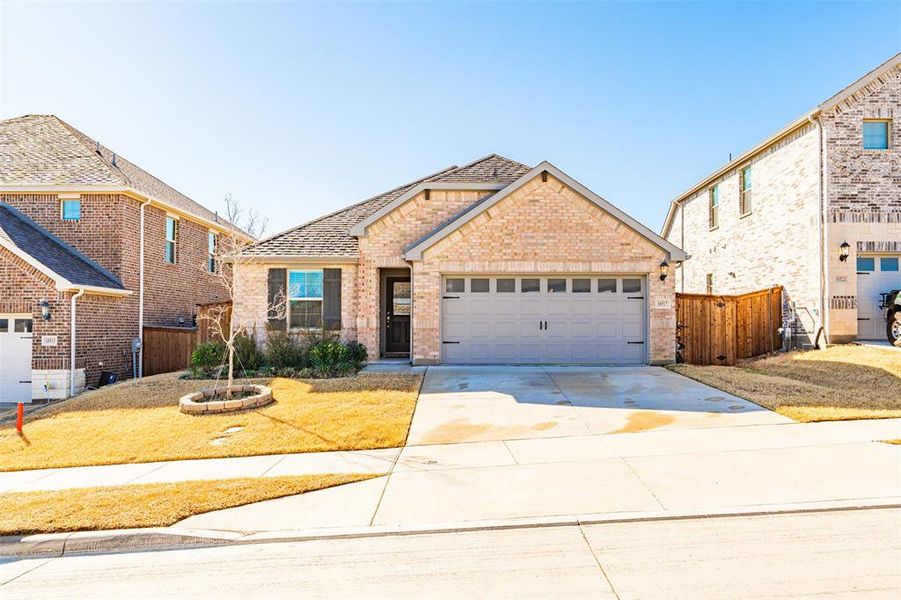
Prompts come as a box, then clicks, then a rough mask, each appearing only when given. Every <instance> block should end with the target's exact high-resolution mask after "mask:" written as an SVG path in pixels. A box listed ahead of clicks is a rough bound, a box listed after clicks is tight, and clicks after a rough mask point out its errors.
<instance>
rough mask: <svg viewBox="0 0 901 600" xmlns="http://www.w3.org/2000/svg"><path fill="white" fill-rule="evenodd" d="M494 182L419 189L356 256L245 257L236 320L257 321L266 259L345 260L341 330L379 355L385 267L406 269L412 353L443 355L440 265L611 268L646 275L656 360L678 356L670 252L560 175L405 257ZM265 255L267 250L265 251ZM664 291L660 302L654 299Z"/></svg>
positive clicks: (421, 359) (456, 268)
mask: <svg viewBox="0 0 901 600" xmlns="http://www.w3.org/2000/svg"><path fill="white" fill-rule="evenodd" d="M491 193H494V192H492V191H489V190H481V191H479V190H466V191H455V190H430V192H429V194H428V196H429V197H428V199H427V198H426V194H425V192H422V193H420V194H418V195H417V196H414V197H413V198H412V199H410V200H409V201H408V202H406V203H405V204H403V205H402V206H400V207H398V208H397V209H395V210H394V211H393V212H391V213H389V214H387V215H386V216H384V217H383V218H382V219H380V220H378V221H376V222H375V223H373V224H371V225H370V226H369V227H368V228H367V232H366V235H365V236H363V237H361V238H359V245H360V251H359V258H358V260H357V263H356V264H354V265H347V264H338V265H329V264H325V263H313V262H309V261H307V262H304V263H303V264H302V266H298V265H299V263H296V262H295V263H283V262H272V263H264V262H259V263H258V262H254V263H245V264H242V265H240V266H239V268H238V272H237V277H236V281H237V289H238V294H237V296H238V297H237V298H236V300H235V305H234V318H235V320H236V322H238V323H241V324H243V325H245V326H250V327H254V328H256V330H257V331H260V330H261V329H262V328H263V327H264V325H265V319H266V311H267V301H268V294H267V271H268V269H269V268H289V269H290V268H291V266H292V264H293V265H294V268H327V267H340V268H341V269H342V326H343V327H342V335H343V336H344V337H345V338H349V339H352V338H353V337H356V338H357V339H359V341H360V342H362V343H363V344H364V345H365V346H366V347H367V349H368V350H369V354H370V357H371V358H376V357H377V356H378V354H379V348H380V347H381V341H382V340H381V335H382V326H381V325H382V319H381V308H380V306H381V301H380V300H381V298H380V295H381V293H382V289H381V283H380V279H381V273H382V272H383V271H384V270H386V269H405V270H409V269H411V266H412V280H413V324H412V332H411V333H412V337H413V354H412V360H413V362H415V363H436V362H439V361H440V360H441V355H440V341H441V331H440V322H441V317H440V314H439V312H440V304H441V289H440V288H441V274H442V273H449V272H454V273H460V272H466V273H517V274H528V273H561V274H562V273H610V274H630V275H635V274H639V275H645V276H647V281H648V282H649V284H650V290H649V294H648V307H649V315H648V323H649V334H648V337H649V341H650V345H649V360H650V361H651V362H653V363H667V362H672V361H673V360H674V359H675V325H676V322H675V310H674V303H673V294H674V285H673V278H672V277H670V278H669V279H667V280H666V281H665V282H661V281H660V279H659V278H658V277H657V276H656V274H657V272H658V266H659V264H660V262H661V261H662V260H664V258H665V257H666V252H665V251H664V250H662V249H660V248H658V247H657V246H655V245H653V244H651V243H650V242H648V241H647V240H646V239H645V238H644V237H642V236H640V235H639V234H637V233H635V232H634V231H632V230H631V229H629V228H628V227H626V226H624V225H623V224H622V223H621V222H619V221H618V220H616V219H615V218H614V217H612V216H611V215H609V214H607V213H605V212H604V211H602V210H600V209H599V208H598V207H597V206H596V205H595V204H593V203H592V202H590V201H589V200H587V199H586V198H584V197H582V196H581V195H579V194H578V193H576V192H575V191H573V190H572V189H570V188H568V187H567V186H566V185H565V184H564V183H563V182H561V181H559V180H557V179H555V178H554V177H548V180H547V181H546V182H542V181H541V178H540V177H536V178H535V179H534V180H532V181H531V182H529V183H526V184H525V185H524V186H523V187H521V188H520V189H518V190H516V191H515V192H513V193H512V194H510V195H509V196H507V197H506V198H504V199H503V200H502V201H500V202H499V203H498V204H497V205H495V206H494V207H492V208H491V209H490V210H488V211H486V212H485V213H483V214H481V215H479V216H478V217H476V218H475V219H473V220H472V221H471V222H469V223H467V224H466V225H464V226H462V227H461V228H460V229H459V230H457V231H456V232H455V233H453V234H452V235H450V236H448V237H447V238H446V239H444V240H442V241H440V242H438V243H437V244H436V245H435V246H433V247H432V248H430V249H428V250H427V251H426V252H425V253H424V255H423V259H422V260H421V261H414V262H412V263H410V262H407V261H406V260H404V258H403V252H404V248H405V247H407V246H408V245H409V244H410V243H411V242H413V241H415V240H418V239H420V238H421V237H423V236H424V235H426V234H427V233H429V232H430V231H432V230H433V229H434V228H435V227H436V226H438V225H439V224H441V223H443V222H446V221H447V220H448V219H450V218H451V217H453V216H454V215H456V214H457V213H459V212H460V211H461V210H463V209H464V208H466V207H468V206H471V205H472V204H473V203H474V202H476V201H478V200H479V199H481V198H483V197H485V196H486V195H488V194H491ZM261 260H262V259H261ZM658 299H663V300H666V299H668V300H669V302H668V303H667V302H662V303H661V306H666V305H667V304H668V306H669V308H659V309H658V308H655V306H656V301H657V300H658Z"/></svg>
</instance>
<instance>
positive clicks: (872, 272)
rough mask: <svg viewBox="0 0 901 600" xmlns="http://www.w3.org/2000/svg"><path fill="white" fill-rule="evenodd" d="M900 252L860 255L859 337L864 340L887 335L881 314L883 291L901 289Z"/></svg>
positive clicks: (858, 259) (858, 290)
mask: <svg viewBox="0 0 901 600" xmlns="http://www.w3.org/2000/svg"><path fill="white" fill-rule="evenodd" d="M899 262H901V256H899V255H897V254H892V255H884V256H858V257H857V337H858V339H861V340H882V339H885V317H883V316H882V309H881V308H880V305H881V304H882V295H881V294H883V293H886V292H890V291H892V290H897V289H901V270H899Z"/></svg>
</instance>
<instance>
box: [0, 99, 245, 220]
mask: <svg viewBox="0 0 901 600" xmlns="http://www.w3.org/2000/svg"><path fill="white" fill-rule="evenodd" d="M4 186H5V187H15V188H23V189H27V188H34V189H35V190H39V189H40V188H41V187H46V186H56V187H66V186H71V187H73V188H82V187H93V186H97V187H104V188H110V187H112V188H119V187H121V188H131V189H133V190H135V191H136V192H138V193H140V194H142V195H144V196H147V197H149V198H153V199H156V200H158V201H160V202H163V203H165V204H168V205H170V206H171V207H172V208H174V209H176V210H179V211H182V212H184V213H186V214H188V215H193V216H195V217H199V218H200V219H202V220H205V221H208V222H211V223H218V224H220V225H222V226H223V227H229V226H230V224H229V223H228V221H227V220H226V219H223V218H221V217H218V216H217V215H216V213H214V212H213V211H211V210H208V209H206V208H204V207H203V206H201V205H200V204H198V203H197V202H195V201H194V200H191V199H190V198H188V197H187V196H185V195H184V194H182V193H181V192H179V191H178V190H176V189H174V188H173V187H171V186H169V185H167V184H166V183H164V182H163V181H160V180H159V179H157V178H156V177H154V176H153V175H151V174H150V173H148V172H147V171H145V170H143V169H141V168H140V167H138V166H137V165H135V164H134V163H132V162H130V161H128V160H127V159H125V158H123V157H122V156H121V155H119V154H116V153H115V152H113V151H112V150H110V149H109V148H107V147H106V146H103V145H102V144H100V143H99V142H97V141H96V140H93V139H91V138H90V137H88V136H87V135H85V134H84V133H82V132H81V131H79V130H77V129H75V128H74V127H72V126H71V125H69V124H68V123H66V122H65V121H63V120H62V119H60V118H59V117H56V116H54V115H25V116H22V117H16V118H14V119H6V120H4V121H0V187H4Z"/></svg>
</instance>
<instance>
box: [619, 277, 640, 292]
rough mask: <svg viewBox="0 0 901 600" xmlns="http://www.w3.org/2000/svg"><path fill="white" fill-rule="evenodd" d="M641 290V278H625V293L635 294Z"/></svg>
mask: <svg viewBox="0 0 901 600" xmlns="http://www.w3.org/2000/svg"><path fill="white" fill-rule="evenodd" d="M640 291H641V279H623V293H624V294H634V293H636V292H640Z"/></svg>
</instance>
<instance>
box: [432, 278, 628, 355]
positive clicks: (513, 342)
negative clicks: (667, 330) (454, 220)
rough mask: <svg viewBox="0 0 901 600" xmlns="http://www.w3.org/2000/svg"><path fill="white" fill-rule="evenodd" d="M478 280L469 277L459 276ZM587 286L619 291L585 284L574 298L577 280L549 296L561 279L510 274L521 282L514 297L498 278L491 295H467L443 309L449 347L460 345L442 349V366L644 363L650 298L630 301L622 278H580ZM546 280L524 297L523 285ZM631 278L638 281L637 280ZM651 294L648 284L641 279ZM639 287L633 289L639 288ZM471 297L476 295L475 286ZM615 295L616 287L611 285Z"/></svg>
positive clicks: (447, 302)
mask: <svg viewBox="0 0 901 600" xmlns="http://www.w3.org/2000/svg"><path fill="white" fill-rule="evenodd" d="M454 277H461V278H464V279H467V280H471V279H472V278H470V277H465V276H460V275H455V276H454ZM576 277H578V278H581V279H588V278H591V279H592V280H593V281H594V280H595V279H596V278H600V279H604V280H605V281H607V282H608V283H609V281H611V280H613V281H615V282H616V284H617V285H616V291H606V292H599V291H598V287H597V285H596V284H595V283H592V285H591V287H590V289H591V291H590V292H589V291H584V290H585V289H586V288H585V285H584V281H583V282H580V285H579V286H577V287H578V288H579V289H581V290H582V291H580V292H573V291H572V289H573V282H572V279H573V277H567V278H566V286H565V290H566V291H562V289H563V287H562V286H560V285H559V283H557V284H555V286H554V287H555V288H556V289H558V291H557V292H549V291H548V289H549V285H548V279H549V278H551V279H563V277H562V276H550V277H548V276H543V277H542V276H535V275H530V276H524V277H516V276H509V275H505V276H503V278H505V279H509V278H515V279H517V285H516V288H515V289H516V290H517V291H515V292H498V291H497V282H496V279H497V277H495V276H487V275H479V276H478V277H477V278H479V279H485V278H488V279H491V284H490V286H489V290H490V291H488V292H471V291H468V292H461V293H458V294H454V296H458V297H459V298H458V299H445V300H443V305H442V307H443V308H442V332H443V338H442V339H443V340H444V341H451V342H459V343H455V344H445V345H443V356H442V358H443V360H444V361H445V362H449V363H516V362H521V363H546V362H561V363H568V362H575V363H607V364H642V363H644V362H645V348H644V346H643V345H642V344H628V343H627V342H636V341H643V340H644V334H645V316H644V313H645V307H646V303H645V301H644V299H636V300H629V299H628V296H629V295H632V296H635V295H640V292H630V293H625V292H622V291H621V290H622V289H623V285H624V284H623V277H618V278H617V277H614V276H604V275H601V276H596V275H580V276H576ZM523 278H526V279H540V280H541V285H540V290H541V291H539V292H522V291H521V282H522V279H523ZM629 279H633V280H634V279H635V278H634V277H631V278H629ZM640 282H641V288H642V289H644V280H640ZM633 288H634V284H633ZM465 289H466V290H471V289H472V284H471V281H467V282H466V286H465ZM605 289H612V285H608V286H605Z"/></svg>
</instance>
